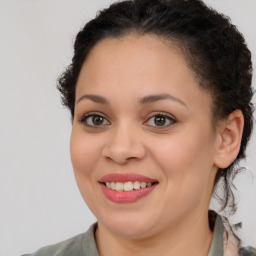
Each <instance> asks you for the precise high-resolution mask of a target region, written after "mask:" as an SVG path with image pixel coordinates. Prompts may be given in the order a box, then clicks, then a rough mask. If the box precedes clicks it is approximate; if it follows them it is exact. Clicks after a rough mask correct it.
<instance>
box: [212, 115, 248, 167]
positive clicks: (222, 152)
mask: <svg viewBox="0 0 256 256" xmlns="http://www.w3.org/2000/svg"><path fill="white" fill-rule="evenodd" d="M243 128H244V116H243V113H242V111H241V110H235V111H233V112H232V113H231V114H230V115H229V116H228V118H226V119H225V120H223V121H221V123H220V124H219V125H218V134H217V136H218V141H217V151H216V155H215V162H214V163H215V165H216V166H217V167H219V168H222V169H223V168H227V167H228V166H229V165H230V164H231V163H232V162H234V161H235V159H236V157H237V155H238V153H239V150H240V145H241V140H242V134H243Z"/></svg>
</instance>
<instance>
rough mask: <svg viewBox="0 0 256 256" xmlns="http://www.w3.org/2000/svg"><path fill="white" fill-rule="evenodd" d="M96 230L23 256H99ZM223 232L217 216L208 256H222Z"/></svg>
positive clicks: (91, 229) (94, 226) (90, 230)
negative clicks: (95, 235) (95, 236)
mask: <svg viewBox="0 0 256 256" xmlns="http://www.w3.org/2000/svg"><path fill="white" fill-rule="evenodd" d="M96 228H97V223H94V224H93V225H92V226H91V227H90V228H89V230H88V231H87V232H85V233H83V234H80V235H77V236H75V237H73V238H70V239H68V240H65V241H63V242H60V243H58V244H54V245H49V246H46V247H43V248H41V249H39V250H38V251H36V252H35V253H33V254H25V255H23V256H99V253H98V250H97V247H96V242H95V238H94V233H95V230H96ZM223 231H224V226H223V223H222V220H221V218H220V217H219V216H217V219H216V222H215V227H214V233H213V240H212V244H211V248H210V251H209V254H208V256H222V255H223V239H222V236H223Z"/></svg>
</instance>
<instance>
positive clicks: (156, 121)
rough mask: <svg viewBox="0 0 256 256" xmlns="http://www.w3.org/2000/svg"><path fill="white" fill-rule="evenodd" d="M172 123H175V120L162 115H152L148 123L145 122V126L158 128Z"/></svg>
mask: <svg viewBox="0 0 256 256" xmlns="http://www.w3.org/2000/svg"><path fill="white" fill-rule="evenodd" d="M173 123H176V120H175V119H173V118H172V117H170V116H168V115H164V114H157V115H154V116H152V117H151V118H149V119H148V121H147V122H146V124H147V125H149V126H153V127H159V128H164V127H168V126H170V125H171V124H173Z"/></svg>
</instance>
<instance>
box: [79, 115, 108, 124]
mask: <svg viewBox="0 0 256 256" xmlns="http://www.w3.org/2000/svg"><path fill="white" fill-rule="evenodd" d="M79 121H80V122H81V123H83V124H85V125H86V126H89V127H101V126H104V125H109V124H110V122H109V121H108V120H107V119H106V118H105V117H103V116H102V115H99V114H93V113H89V114H86V115H84V116H83V117H82V118H81V119H80V120H79Z"/></svg>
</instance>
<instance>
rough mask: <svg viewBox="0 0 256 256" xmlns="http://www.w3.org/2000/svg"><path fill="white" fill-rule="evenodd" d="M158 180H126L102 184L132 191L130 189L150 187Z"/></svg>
mask: <svg viewBox="0 0 256 256" xmlns="http://www.w3.org/2000/svg"><path fill="white" fill-rule="evenodd" d="M157 183H158V182H145V181H142V182H140V181H127V182H115V181H111V182H109V181H108V182H105V183H103V185H105V186H106V187H107V188H109V189H111V190H115V191H119V192H122V191H132V190H138V189H143V188H146V187H151V186H154V185H156V184H157Z"/></svg>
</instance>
